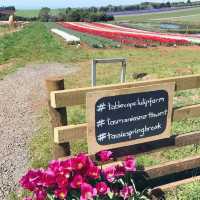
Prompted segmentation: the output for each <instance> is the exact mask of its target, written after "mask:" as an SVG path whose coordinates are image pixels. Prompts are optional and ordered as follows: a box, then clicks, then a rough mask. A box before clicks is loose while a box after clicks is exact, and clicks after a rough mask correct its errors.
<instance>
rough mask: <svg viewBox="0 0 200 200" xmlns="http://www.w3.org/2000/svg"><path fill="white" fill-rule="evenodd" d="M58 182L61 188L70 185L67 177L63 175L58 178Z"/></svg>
mask: <svg viewBox="0 0 200 200" xmlns="http://www.w3.org/2000/svg"><path fill="white" fill-rule="evenodd" d="M56 182H57V184H58V187H59V188H63V187H66V186H67V185H68V179H67V178H66V176H64V175H61V174H59V175H57V176H56Z"/></svg>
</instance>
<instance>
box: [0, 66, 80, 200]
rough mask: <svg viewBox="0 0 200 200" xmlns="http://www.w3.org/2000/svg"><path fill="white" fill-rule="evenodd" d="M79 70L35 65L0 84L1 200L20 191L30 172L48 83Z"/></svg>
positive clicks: (19, 71) (10, 76)
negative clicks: (31, 144)
mask: <svg viewBox="0 0 200 200" xmlns="http://www.w3.org/2000/svg"><path fill="white" fill-rule="evenodd" d="M76 70H77V68H69V67H66V66H65V65H64V64H60V63H51V64H31V65H27V66H26V67H25V68H21V69H20V70H18V71H17V72H16V73H15V74H11V75H8V76H7V77H6V78H5V79H4V80H1V81H0V142H1V144H0V200H5V199H7V196H8V194H9V193H10V192H12V191H15V190H16V188H17V185H18V181H19V178H20V177H21V176H22V175H23V174H24V173H25V172H26V170H27V164H28V145H27V144H28V142H29V141H30V140H31V138H32V136H33V134H34V132H35V131H36V130H37V129H38V126H39V125H38V124H37V119H38V117H39V115H38V111H39V110H40V108H41V107H42V105H44V104H45V103H46V88H45V79H46V78H47V77H48V76H56V75H67V74H70V73H73V72H75V71H76Z"/></svg>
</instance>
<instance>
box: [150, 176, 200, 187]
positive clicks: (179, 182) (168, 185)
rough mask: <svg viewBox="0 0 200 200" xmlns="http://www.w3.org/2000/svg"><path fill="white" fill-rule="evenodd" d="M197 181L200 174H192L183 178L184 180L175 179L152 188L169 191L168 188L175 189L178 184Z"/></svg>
mask: <svg viewBox="0 0 200 200" xmlns="http://www.w3.org/2000/svg"><path fill="white" fill-rule="evenodd" d="M197 181H200V176H194V177H191V178H187V179H184V180H180V181H175V182H173V183H168V184H165V185H161V186H159V187H156V188H154V189H153V190H156V189H160V190H162V191H169V190H172V189H176V188H177V187H178V186H181V185H186V184H189V183H193V182H197ZM153 190H152V191H153Z"/></svg>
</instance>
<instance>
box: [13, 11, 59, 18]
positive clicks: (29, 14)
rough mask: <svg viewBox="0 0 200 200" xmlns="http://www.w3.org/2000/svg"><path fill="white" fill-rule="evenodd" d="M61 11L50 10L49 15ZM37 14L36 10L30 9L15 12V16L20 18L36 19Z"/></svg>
mask: <svg viewBox="0 0 200 200" xmlns="http://www.w3.org/2000/svg"><path fill="white" fill-rule="evenodd" d="M61 10H63V9H52V10H51V14H53V15H54V14H57V13H59V12H60V11H61ZM38 14H39V10H38V9H30V10H17V11H16V15H17V16H21V17H37V16H38Z"/></svg>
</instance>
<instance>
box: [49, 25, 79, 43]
mask: <svg viewBox="0 0 200 200" xmlns="http://www.w3.org/2000/svg"><path fill="white" fill-rule="evenodd" d="M51 31H52V32H53V33H55V34H57V35H59V36H61V37H62V38H63V39H65V40H66V41H67V42H69V43H73V42H75V43H80V38H78V37H76V36H74V35H71V34H69V33H66V32H64V31H61V30H59V29H54V28H53V29H51Z"/></svg>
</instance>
